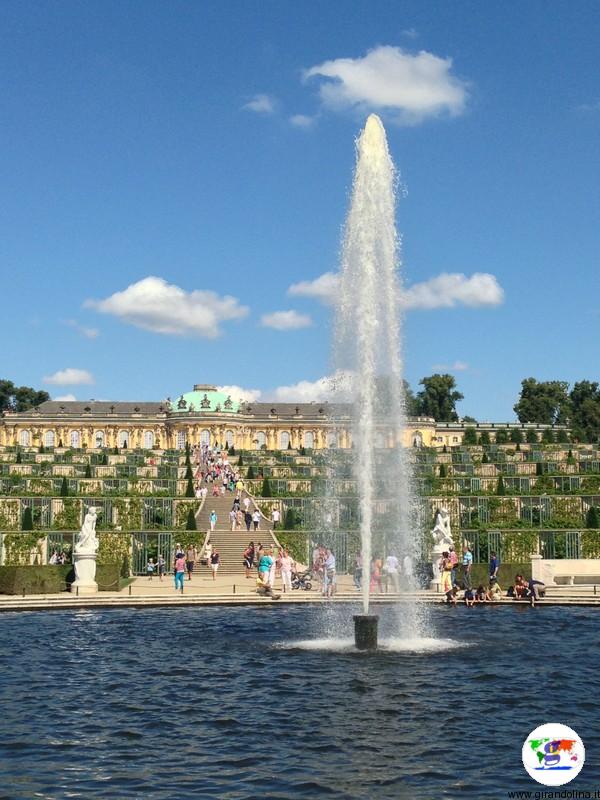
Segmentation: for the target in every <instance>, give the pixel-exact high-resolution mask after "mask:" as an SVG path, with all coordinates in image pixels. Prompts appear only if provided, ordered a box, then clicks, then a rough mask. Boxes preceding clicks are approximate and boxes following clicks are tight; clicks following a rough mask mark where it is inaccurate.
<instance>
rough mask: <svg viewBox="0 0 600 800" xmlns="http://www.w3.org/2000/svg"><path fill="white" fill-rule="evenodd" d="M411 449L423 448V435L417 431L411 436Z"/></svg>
mask: <svg viewBox="0 0 600 800" xmlns="http://www.w3.org/2000/svg"><path fill="white" fill-rule="evenodd" d="M413 447H423V434H422V433H421V431H417V432H416V433H415V434H414V436H413Z"/></svg>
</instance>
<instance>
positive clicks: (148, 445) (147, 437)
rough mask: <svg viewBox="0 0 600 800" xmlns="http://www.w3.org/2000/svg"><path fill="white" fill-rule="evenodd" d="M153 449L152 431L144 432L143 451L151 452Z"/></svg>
mask: <svg viewBox="0 0 600 800" xmlns="http://www.w3.org/2000/svg"><path fill="white" fill-rule="evenodd" d="M153 447H154V434H153V433H152V431H144V449H145V450H152V448H153Z"/></svg>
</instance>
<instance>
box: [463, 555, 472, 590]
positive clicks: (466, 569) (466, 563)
mask: <svg viewBox="0 0 600 800" xmlns="http://www.w3.org/2000/svg"><path fill="white" fill-rule="evenodd" d="M462 567H463V584H464V586H463V588H464V589H472V588H473V584H472V583H471V572H472V570H473V553H472V552H471V550H470V549H469V546H468V545H465V546H464V547H463V559H462Z"/></svg>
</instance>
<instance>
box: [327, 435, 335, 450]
mask: <svg viewBox="0 0 600 800" xmlns="http://www.w3.org/2000/svg"><path fill="white" fill-rule="evenodd" d="M327 447H337V433H336V432H335V431H329V433H328V434H327Z"/></svg>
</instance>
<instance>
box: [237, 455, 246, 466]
mask: <svg viewBox="0 0 600 800" xmlns="http://www.w3.org/2000/svg"><path fill="white" fill-rule="evenodd" d="M237 465H238V467H243V466H244V459H243V458H242V454H241V453H240V457H239V458H238V463H237Z"/></svg>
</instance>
